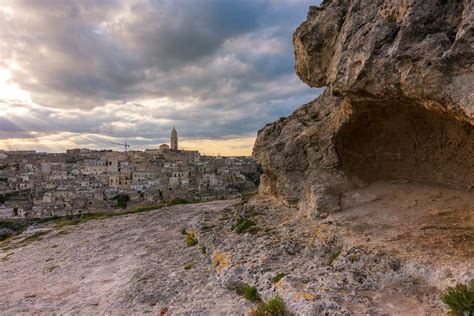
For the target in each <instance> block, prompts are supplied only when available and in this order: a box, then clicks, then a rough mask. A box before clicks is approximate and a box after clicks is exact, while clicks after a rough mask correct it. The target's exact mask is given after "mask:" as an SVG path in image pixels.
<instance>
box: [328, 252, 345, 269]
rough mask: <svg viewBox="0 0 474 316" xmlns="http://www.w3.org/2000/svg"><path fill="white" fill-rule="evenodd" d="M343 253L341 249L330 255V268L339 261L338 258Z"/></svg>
mask: <svg viewBox="0 0 474 316" xmlns="http://www.w3.org/2000/svg"><path fill="white" fill-rule="evenodd" d="M341 252H342V250H341V249H336V250H334V251H333V252H332V253H331V254H330V255H329V258H328V262H327V264H328V266H330V265H332V264H333V262H334V261H335V260H336V259H337V257H339V256H340V255H341Z"/></svg>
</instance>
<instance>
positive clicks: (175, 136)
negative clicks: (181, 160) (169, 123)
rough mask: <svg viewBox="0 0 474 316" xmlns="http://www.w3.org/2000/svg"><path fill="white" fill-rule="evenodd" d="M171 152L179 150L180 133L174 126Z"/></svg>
mask: <svg viewBox="0 0 474 316" xmlns="http://www.w3.org/2000/svg"><path fill="white" fill-rule="evenodd" d="M171 150H178V132H177V131H176V129H175V128H174V126H173V130H172V131H171Z"/></svg>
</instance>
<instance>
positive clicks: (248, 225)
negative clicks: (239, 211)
mask: <svg viewBox="0 0 474 316" xmlns="http://www.w3.org/2000/svg"><path fill="white" fill-rule="evenodd" d="M255 225H256V224H255V222H254V221H252V220H251V219H247V218H242V217H241V218H239V220H238V221H237V223H236V224H235V225H234V226H233V227H232V229H233V230H234V231H235V232H236V233H237V234H243V233H247V232H249V233H251V234H255V233H257V232H258V231H259V230H260V229H259V228H258V227H256V226H255Z"/></svg>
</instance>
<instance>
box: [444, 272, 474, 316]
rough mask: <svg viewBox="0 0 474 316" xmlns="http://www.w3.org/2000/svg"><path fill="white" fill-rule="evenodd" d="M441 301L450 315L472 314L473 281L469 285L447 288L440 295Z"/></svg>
mask: <svg viewBox="0 0 474 316" xmlns="http://www.w3.org/2000/svg"><path fill="white" fill-rule="evenodd" d="M441 300H442V302H443V303H444V304H446V305H447V306H448V307H449V309H450V311H451V314H452V315H459V316H461V315H473V314H474V280H473V281H471V283H470V284H469V285H465V284H457V285H456V286H455V287H448V288H447V289H446V291H445V292H444V293H443V294H442V295H441Z"/></svg>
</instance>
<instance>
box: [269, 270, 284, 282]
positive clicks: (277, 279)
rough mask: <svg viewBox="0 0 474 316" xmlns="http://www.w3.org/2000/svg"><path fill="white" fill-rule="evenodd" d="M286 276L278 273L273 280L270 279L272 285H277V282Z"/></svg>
mask: <svg viewBox="0 0 474 316" xmlns="http://www.w3.org/2000/svg"><path fill="white" fill-rule="evenodd" d="M285 275H286V273H282V272H280V273H278V274H277V275H275V276H274V277H273V278H272V282H273V283H277V282H279V281H280V280H281V279H283V277H284V276H285Z"/></svg>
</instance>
